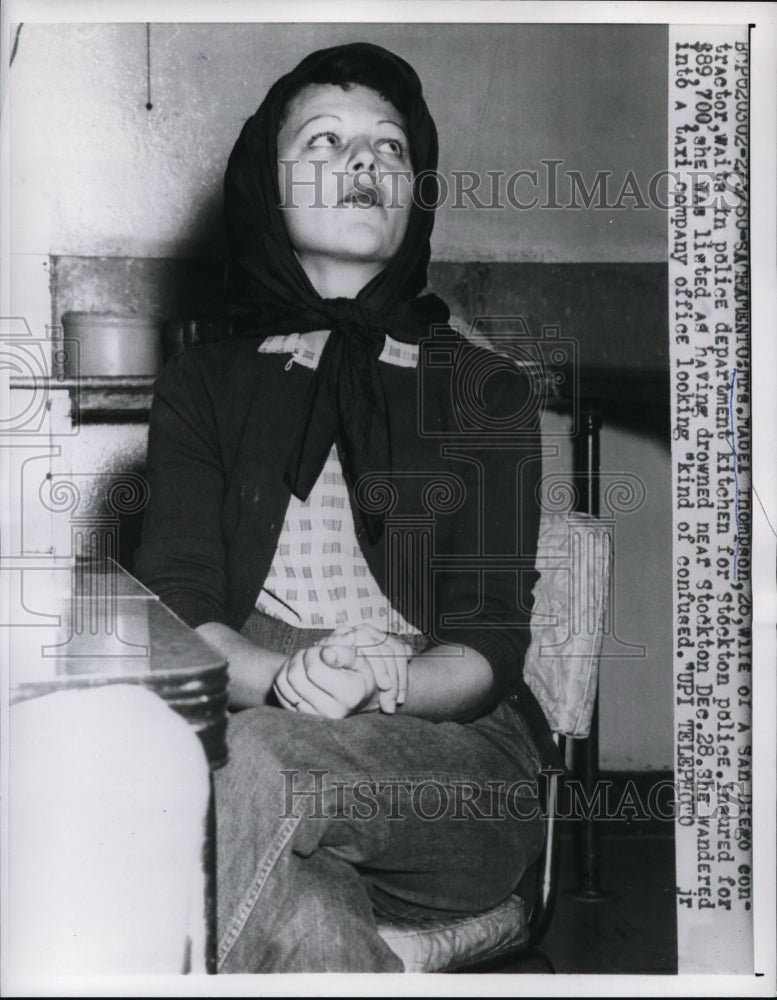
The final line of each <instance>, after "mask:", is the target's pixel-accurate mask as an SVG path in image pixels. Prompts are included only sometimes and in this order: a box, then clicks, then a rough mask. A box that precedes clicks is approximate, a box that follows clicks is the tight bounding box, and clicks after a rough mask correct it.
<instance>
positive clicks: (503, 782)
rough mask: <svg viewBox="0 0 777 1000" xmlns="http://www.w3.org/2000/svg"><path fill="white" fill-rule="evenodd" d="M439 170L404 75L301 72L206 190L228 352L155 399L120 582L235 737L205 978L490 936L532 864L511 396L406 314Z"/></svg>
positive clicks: (421, 267)
mask: <svg viewBox="0 0 777 1000" xmlns="http://www.w3.org/2000/svg"><path fill="white" fill-rule="evenodd" d="M436 167H437V135H436V130H435V126H434V123H433V121H432V119H431V116H430V114H429V111H428V109H427V106H426V103H425V101H424V99H423V96H422V91H421V85H420V82H419V80H418V77H417V76H416V74H415V72H414V71H413V70H412V68H411V67H410V66H409V65H408V64H407V63H406V62H404V61H403V60H401V59H399V58H398V57H397V56H395V55H393V54H391V53H389V52H387V51H386V50H384V49H381V48H378V47H377V46H374V45H368V44H363V43H359V44H351V45H343V46H338V47H336V48H332V49H328V50H324V51H320V52H316V53H313V54H312V55H310V56H309V57H307V58H306V59H305V60H303V62H302V63H300V65H299V66H297V68H296V69H294V70H293V71H291V72H290V73H289V74H287V75H286V76H284V77H282V78H281V79H280V80H278V81H277V82H276V83H275V84H274V85H273V87H272V88H271V89H270V91H269V93H268V94H267V96H266V98H265V100H264V102H263V103H262V105H261V106H260V108H259V110H258V111H257V112H256V114H255V115H254V116H253V117H252V118H250V119H249V120H248V122H247V123H246V124H245V126H244V128H243V130H242V133H241V135H240V137H239V139H238V141H237V144H236V145H235V148H234V150H233V152H232V155H231V157H230V160H229V165H228V168H227V173H226V180H225V199H226V218H227V226H228V235H229V240H230V252H231V260H230V288H229V296H230V299H229V307H230V313H231V316H232V319H233V327H234V331H235V335H234V336H233V337H232V338H230V339H229V340H227V341H224V342H222V343H219V344H216V345H207V346H202V347H199V348H196V349H194V350H190V351H188V352H187V353H185V354H183V355H181V356H180V357H179V358H177V359H175V360H174V361H173V362H171V363H170V364H168V366H167V367H166V369H165V371H164V372H163V374H162V376H161V377H160V379H159V380H158V383H157V387H156V396H155V401H154V405H153V411H152V420H151V433H150V442H149V456H148V474H149V478H150V488H151V504H150V506H149V508H148V511H147V514H146V520H145V526H144V537H143V543H142V547H141V552H140V553H139V557H138V563H137V566H138V573H139V575H140V577H141V578H142V579H143V580H144V581H145V582H146V583H147V584H148V586H149V587H151V588H152V589H153V590H154V591H156V592H157V593H158V594H159V596H160V597H161V598H162V600H164V601H165V602H166V603H167V604H168V605H169V606H170V607H171V608H172V609H173V610H174V611H176V612H177V613H178V614H179V615H180V616H181V617H182V618H183V619H184V620H185V621H187V622H188V623H189V624H190V625H192V626H193V627H196V628H197V630H198V632H199V633H200V634H201V635H202V636H203V637H204V638H205V639H207V640H208V641H209V642H210V643H211V644H212V645H213V646H214V647H216V648H217V649H219V650H220V651H221V652H222V653H223V654H224V655H225V656H226V657H227V658H228V659H229V664H230V678H231V680H230V683H231V701H232V706H233V708H237V709H241V711H237V712H236V713H235V714H234V715H233V716H232V718H231V721H230V733H229V746H230V761H229V764H228V765H227V766H226V767H225V768H223V769H222V770H221V771H219V772H218V773H217V774H216V779H215V780H216V813H217V824H218V827H217V840H218V923H219V938H220V943H219V963H220V969H221V971H223V972H279V971H289V972H310V971H362V972H369V971H390V970H395V971H401V969H402V963H401V961H400V959H399V958H398V957H397V956H396V955H395V954H394V953H393V952H392V951H391V950H390V949H389V948H388V946H387V945H386V944H385V943H384V942H383V940H382V939H381V938H380V936H379V935H378V933H377V931H376V921H375V913H376V912H378V913H380V914H382V915H388V916H389V917H391V916H396V917H401V916H403V915H406V914H410V913H412V914H423V913H426V912H428V911H433V912H435V913H440V912H443V913H456V914H459V913H467V912H477V911H481V910H484V909H486V908H488V907H491V906H494V905H496V904H498V903H499V902H501V901H502V900H504V899H505V898H506V897H507V896H508V895H509V894H510V892H511V891H512V890H513V888H514V887H515V884H516V882H517V881H518V879H519V877H520V875H521V874H522V872H523V871H524V870H525V868H526V867H527V865H529V864H530V863H531V862H532V861H533V859H534V858H535V857H536V855H537V854H538V852H539V849H540V846H541V839H542V827H541V821H540V819H539V818H538V811H537V809H536V800H535V798H534V797H533V796H534V791H533V779H535V778H536V775H537V772H538V769H539V767H540V763H541V754H542V750H543V747H544V746H545V740H546V737H547V735H548V734H547V730H546V728H545V724H544V719H543V717H542V713H541V711H540V710H539V708H538V706H537V704H536V702H534V700H533V698H532V696H531V694H530V693H529V691H528V688H527V687H526V685H525V684H524V683H523V681H522V678H521V670H522V663H523V656H524V652H525V650H526V647H527V645H528V638H529V630H528V623H529V619H530V612H531V603H532V598H531V591H532V586H533V584H534V581H535V579H536V574H535V572H534V558H535V550H536V539H537V531H538V522H539V502H538V499H537V496H536V482H537V477H538V475H539V471H540V469H539V460H538V455H539V446H538V429H537V427H536V426H534V425H531V426H526V420H525V418H524V420H523V422H522V421H521V417H520V414H521V413H525V412H526V411H527V399H528V394H529V393H530V392H531V391H532V386H531V384H530V383H529V382H528V381H527V380H525V379H524V378H523V376H521V374H520V373H519V372H518V371H517V369H515V368H513V367H511V366H510V365H509V364H507V363H505V362H504V361H503V360H500V359H496V358H495V356H494V355H491V354H489V353H488V352H485V351H483V350H482V349H480V348H476V347H474V346H472V345H470V344H468V343H467V342H466V341H465V340H463V339H462V338H460V337H459V336H458V334H456V333H455V332H454V331H453V330H451V329H450V328H449V327H447V326H446V323H447V320H448V318H449V311H448V309H447V307H446V306H445V304H444V303H443V302H442V301H441V300H440V299H439V298H437V297H436V296H434V295H423V296H422V295H421V292H422V291H423V289H424V287H425V285H426V269H427V264H428V260H429V254H430V245H429V240H430V235H431V230H432V224H433V215H434V205H435V203H436V201H437V200H438V186H437V175H436V173H435V171H436ZM529 409H531V408H530V407H529Z"/></svg>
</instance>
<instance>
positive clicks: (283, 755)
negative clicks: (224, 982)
mask: <svg viewBox="0 0 777 1000" xmlns="http://www.w3.org/2000/svg"><path fill="white" fill-rule="evenodd" d="M287 629H288V627H287V626H283V628H282V629H281V630H280V632H284V630H287ZM271 631H273V632H274V633H277V632H279V630H278V628H277V626H275V625H273V626H272V627H271ZM294 632H295V630H294V629H288V633H294ZM252 638H254V639H256V640H259V639H261V638H262V637H261V636H260V635H258V634H256V633H254V634H253V635H252ZM302 638H303V639H304V642H305V643H308V642H309V641H310V638H311V636H310V634H306V635H305V636H303V637H302ZM270 641H272V642H273V644H274V645H275V648H279V646H282V648H284V649H285V648H287V646H288V644H289V643H293V641H294V640H293V638H289V635H288V634H287V633H284V636H283V639H282V643H278V642H276V641H275V640H274V639H270ZM228 740H229V751H230V759H229V763H228V764H227V765H226V766H225V767H224V768H222V769H221V770H220V771H218V772H216V775H215V795H216V817H217V850H218V932H219V971H220V972H242V973H250V972H401V971H402V969H403V966H402V962H401V961H400V959H399V958H398V957H397V956H396V955H395V954H394V952H392V951H391V950H390V949H389V947H388V946H387V945H386V944H385V943H384V942H383V940H382V938H381V937H380V936H379V935H378V933H377V930H376V919H375V914H376V912H377V913H379V914H383V915H386V916H388V917H389V918H390V917H391V916H395V917H402V916H405V915H408V914H416V915H418V914H424V913H428V912H429V911H434V912H435V913H437V914H439V913H440V912H443V913H450V914H452V915H453V914H461V913H472V912H478V911H481V910H484V909H487V908H489V907H491V906H495V905H497V904H498V903H499V902H501V901H502V900H504V899H505V898H506V897H507V896H508V895H509V894H510V893H511V892H512V891H513V889H514V888H515V885H516V883H517V882H518V880H519V878H520V876H521V875H522V873H523V872H524V870H525V869H526V868H527V866H528V865H530V864H531V863H532V861H533V860H534V859H535V858H536V856H537V855H538V854H539V851H540V848H541V845H542V836H543V827H542V820H541V819H540V818H539V810H538V808H537V802H536V781H535V780H534V779H536V776H537V772H538V770H539V766H540V764H539V758H538V755H537V752H536V749H535V747H534V745H533V743H532V741H531V739H530V737H529V735H528V733H527V731H526V728H525V726H524V724H523V722H522V720H521V719H520V718H519V716H518V715H517V714H516V713H515V712H514V711H513V709H511V708H510V707H509V706H507V705H499V706H498V707H497V708H496V709H495V710H494V711H493V712H491V713H490V714H488V715H486V716H483V717H482V718H480V719H477V720H476V721H475V722H470V723H467V724H461V723H456V722H442V723H434V722H428V721H426V720H424V719H419V718H414V717H412V716H401V715H399V716H394V715H382V714H380V713H370V714H364V715H355V716H351V717H349V718H346V719H319V718H316V717H313V716H309V715H301V714H297V713H294V712H287V711H285V710H283V709H280V708H274V707H271V706H263V707H261V708H255V709H248V710H245V711H242V712H239V713H237V714H236V715H235V716H234V717H233V718H232V720H231V721H230V724H229V734H228Z"/></svg>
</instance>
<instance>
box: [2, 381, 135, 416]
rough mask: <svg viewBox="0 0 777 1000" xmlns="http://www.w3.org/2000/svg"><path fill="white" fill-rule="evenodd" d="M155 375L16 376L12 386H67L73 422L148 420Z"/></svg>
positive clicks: (45, 388)
mask: <svg viewBox="0 0 777 1000" xmlns="http://www.w3.org/2000/svg"><path fill="white" fill-rule="evenodd" d="M154 379H155V376H153V375H131V376H125V375H116V376H92V377H86V376H85V377H83V378H62V379H58V378H45V379H35V378H17V379H11V388H12V389H26V390H28V391H29V390H43V391H45V392H56V391H64V390H66V391H67V392H68V393H69V395H70V415H71V418H72V420H73V422H74V423H146V422H147V421H148V418H149V414H150V412H151V400H152V399H153V396H154Z"/></svg>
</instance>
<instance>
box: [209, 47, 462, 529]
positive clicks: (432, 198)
mask: <svg viewBox="0 0 777 1000" xmlns="http://www.w3.org/2000/svg"><path fill="white" fill-rule="evenodd" d="M315 83H333V84H362V85H364V86H368V87H371V88H372V89H374V90H376V91H377V92H378V93H380V94H382V95H383V96H384V97H385V98H387V99H388V100H390V101H391V103H392V104H393V105H394V106H395V107H396V109H397V111H399V112H400V114H402V115H403V117H404V119H405V123H406V125H407V130H408V134H409V141H410V155H411V159H412V163H413V168H414V174H415V181H414V188H413V205H412V207H411V210H410V217H409V220H408V228H407V232H406V234H405V237H404V240H403V241H402V244H401V246H400V247H399V249H398V251H397V252H396V254H395V255H394V257H393V258H392V259H391V260H390V261H389V262H388V264H387V265H386V267H385V268H384V269H383V270H382V271H381V272H380V273H379V274H378V275H376V276H375V277H374V278H373V279H372V280H371V281H370V282H369V283H368V284H367V285H366V286H365V287H364V288H363V289H362V290H361V291H360V292H359V293H358V295H357V296H356V297H355V298H354V299H345V298H336V299H323V298H321V296H320V295H319V294H318V293H317V292H316V290H315V289H314V288H313V286H312V285H311V283H310V281H309V280H308V277H307V275H306V274H305V272H304V270H303V269H302V267H301V265H300V263H299V261H298V260H297V257H296V255H295V253H294V251H293V248H292V245H291V243H290V241H289V237H288V235H287V233H286V227H285V223H284V220H283V216H282V212H281V210H280V208H279V204H280V200H281V198H280V190H279V185H278V152H277V136H278V131H279V129H280V126H281V124H282V120H283V115H284V112H285V110H286V107H287V105H288V103H289V101H290V100H291V98H292V97H294V95H295V94H297V93H298V92H299V91H300V90H301V89H302V88H303V87H305V86H307V85H308V84H315ZM436 168H437V131H436V129H435V126H434V122H433V120H432V117H431V115H430V114H429V109H428V108H427V106H426V102H425V101H424V98H423V96H422V92H421V83H420V81H419V79H418V76H417V75H416V73H415V71H414V70H413V68H412V67H411V66H410V65H409V64H408V63H406V62H405V61H404V60H403V59H400V58H399V57H398V56H395V55H394V54H393V53H391V52H388V51H387V50H386V49H383V48H380V47H379V46H377V45H370V44H367V43H363V42H358V43H354V44H351V45H340V46H337V47H335V48H331V49H323V50H321V51H319V52H314V53H313V54H312V55H309V56H308V57H307V58H306V59H304V60H303V61H302V62H301V63H300V64H299V66H297V68H296V69H294V70H292V71H291V72H290V73H288V74H287V75H286V76H283V77H281V78H280V79H279V80H278V81H277V82H276V83H275V84H273V86H272V87H271V88H270V90H269V92H268V94H267V96H266V98H265V99H264V101H263V102H262V104H261V106H260V107H259V109H258V111H257V112H256V114H254V115H253V117H251V118H249V119H248V121H247V122H246V124H245V126H244V127H243V130H242V132H241V133H240V137H239V138H238V140H237V143H236V144H235V147H234V149H233V150H232V154H231V156H230V158H229V164H228V166H227V172H226V176H225V180H224V195H225V212H226V223H227V234H228V239H229V246H230V267H229V286H228V309H229V313H230V315H231V317H232V322H233V329H234V331H235V332H236V333H237V334H238V335H240V334H243V335H251V336H258V337H268V336H272V335H275V334H282V333H305V332H309V331H311V330H320V329H331V331H332V332H331V334H330V336H329V338H328V340H327V343H326V347H325V348H324V352H323V354H322V357H321V360H320V362H319V365H318V370H317V372H316V375H315V377H314V380H313V382H312V384H311V389H310V393H309V395H308V399H307V403H306V407H305V409H304V412H303V415H302V419H301V424H300V429H299V433H298V435H297V440H296V443H295V445H294V447H293V449H292V453H291V455H290V456H289V462H288V466H287V469H286V482H287V484H288V486H289V488H290V489H291V490H292V492H293V493H294V494H295V495H296V496H297V497H299V498H300V499H305V498H306V497H307V496H308V494H309V493H310V490H311V489H312V487H313V485H314V483H315V482H316V480H317V479H318V476H319V474H320V472H321V469H322V467H323V465H324V462H325V461H326V457H327V455H328V454H329V451H330V449H331V447H332V444H333V443H334V442H337V445H338V452H339V455H340V460H341V462H342V466H343V472H344V474H345V477H346V481H347V482H348V484H349V486H350V487H351V489H352V490H353V488H354V486H355V483H356V481H357V480H358V479H359V477H360V476H361V475H363V474H364V473H367V472H372V471H377V472H389V471H390V470H391V452H390V437H389V427H388V421H389V415H388V408H387V405H386V398H385V392H384V389H383V383H382V380H381V374H380V369H379V366H378V357H379V356H380V353H381V350H382V349H383V344H384V342H385V337H386V334H387V333H390V334H391V336H392V337H394V338H396V339H397V340H400V341H403V342H405V343H418V342H419V340H420V339H421V338H422V337H423V336H425V335H427V334H428V331H429V326H430V324H431V323H435V324H440V323H445V322H446V321H447V319H448V316H449V312H448V308H447V306H446V305H445V303H444V302H442V300H441V299H439V298H437V296H435V295H425V296H422V297H420V298H419V297H418V296H419V295H420V293H421V292H422V291H423V289H424V287H425V286H426V269H427V265H428V263H429V254H430V246H429V239H430V236H431V232H432V226H433V224H434V209H433V207H431V208H428V207H424V206H434V205H435V204H436V202H437V198H438V182H437V176H436ZM408 404H409V405H411V404H412V401H411V400H408ZM365 521H366V526H367V529H368V532H369V535H370V538H371V540H372V541H373V542H374V541H375V540H376V539H377V538H378V537H379V535H380V531H381V529H382V524H381V522H380V521H379V520H376V519H374V518H365Z"/></svg>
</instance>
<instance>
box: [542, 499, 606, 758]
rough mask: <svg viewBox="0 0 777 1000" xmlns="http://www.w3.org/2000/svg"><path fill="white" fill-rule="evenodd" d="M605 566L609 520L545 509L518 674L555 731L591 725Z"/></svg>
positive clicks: (584, 731) (583, 732) (579, 733)
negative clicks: (521, 673) (527, 642)
mask: <svg viewBox="0 0 777 1000" xmlns="http://www.w3.org/2000/svg"><path fill="white" fill-rule="evenodd" d="M611 566H612V526H611V524H609V523H608V522H605V521H600V520H599V519H598V518H595V517H592V516H591V515H590V514H582V513H578V512H576V511H570V512H566V513H548V512H543V514H542V516H541V518H540V532H539V540H538V545H537V562H536V568H537V570H538V572H539V574H540V575H539V580H538V581H537V583H536V585H535V588H534V610H533V612H532V621H531V632H532V637H531V643H530V646H529V649H528V652H527V654H526V659H525V662H524V679H525V681H526V683H527V684H528V685H529V688H530V689H531V691H532V693H533V694H534V696H535V698H536V699H537V701H538V702H539V703H540V706H541V707H542V710H543V711H544V712H545V715H546V717H547V719H548V722H549V724H550V727H551V729H552V730H553V732H555V733H559V734H560V735H564V736H571V737H574V738H576V739H581V738H584V737H586V736H587V735H588V732H589V730H590V728H591V718H592V715H593V709H594V701H595V698H596V686H597V682H598V672H599V654H600V652H601V648H602V639H603V636H604V632H605V627H606V618H607V602H608V598H609V587H610V573H611Z"/></svg>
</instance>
